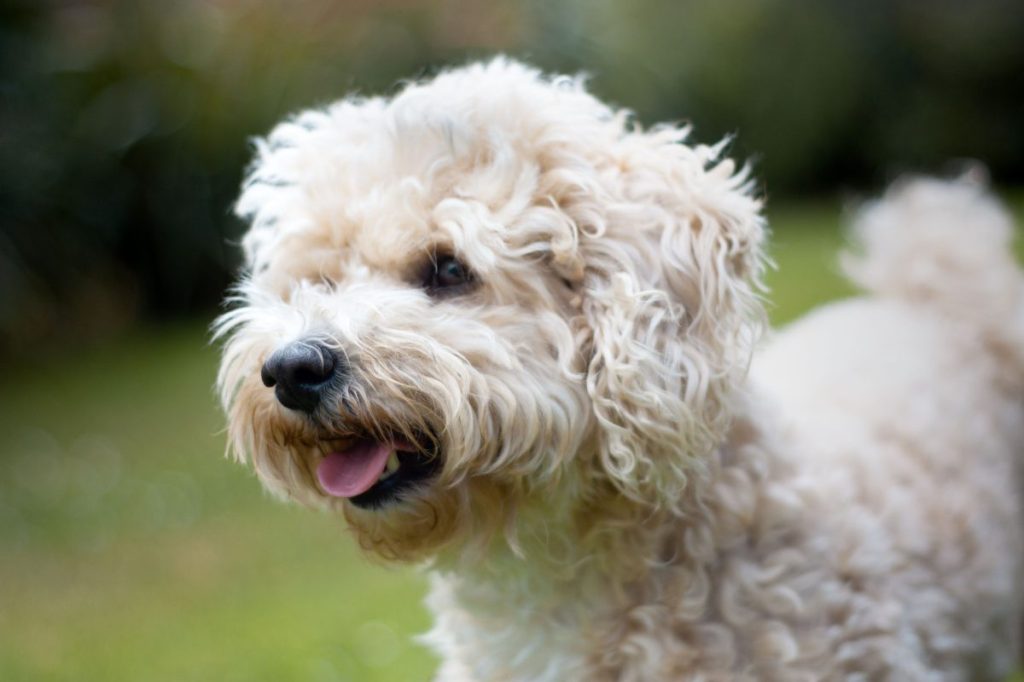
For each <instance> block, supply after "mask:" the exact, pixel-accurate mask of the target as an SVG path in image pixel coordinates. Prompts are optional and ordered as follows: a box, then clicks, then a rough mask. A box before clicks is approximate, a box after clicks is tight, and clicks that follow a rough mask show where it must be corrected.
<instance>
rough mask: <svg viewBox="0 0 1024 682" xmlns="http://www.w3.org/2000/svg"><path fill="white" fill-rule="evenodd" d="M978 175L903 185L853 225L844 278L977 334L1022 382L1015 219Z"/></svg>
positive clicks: (1022, 285)
mask: <svg viewBox="0 0 1024 682" xmlns="http://www.w3.org/2000/svg"><path fill="white" fill-rule="evenodd" d="M983 176H984V173H983V172H973V173H967V174H965V175H964V176H962V177H960V178H958V179H955V180H937V179H932V178H921V177H912V178H904V179H901V180H899V181H897V182H896V183H894V184H893V185H892V187H890V188H889V190H888V191H887V192H886V193H885V195H884V196H883V197H882V198H881V199H878V200H876V201H873V202H870V203H868V204H866V205H865V206H864V207H862V208H861V210H860V211H859V212H858V214H857V216H856V217H855V219H854V221H853V225H852V228H853V229H852V232H853V242H854V251H855V252H854V253H853V254H845V257H844V259H843V265H844V269H845V270H846V272H847V274H848V276H849V277H850V278H851V279H852V280H853V281H854V282H855V283H857V284H859V285H860V286H861V287H863V288H864V289H866V290H867V291H870V292H873V293H875V294H877V295H880V296H885V297H894V298H899V299H902V300H905V301H908V302H911V303H914V304H919V305H921V306H929V307H932V308H935V309H937V310H939V311H941V312H942V313H944V314H947V315H949V316H952V317H954V318H955V319H957V320H959V321H961V322H962V323H963V324H969V325H972V326H973V327H974V328H975V329H977V330H978V331H979V332H980V333H981V334H982V335H983V337H984V338H985V340H986V341H987V342H988V343H989V344H990V346H991V347H992V348H993V350H994V351H995V352H997V353H998V354H999V356H1000V357H1001V358H1005V359H1006V362H1007V364H1008V367H1007V369H1008V370H1010V371H1012V372H1013V373H1014V374H1015V375H1016V376H1018V377H1024V272H1022V271H1021V268H1020V266H1019V265H1018V264H1017V261H1016V259H1015V258H1014V254H1013V251H1012V250H1011V242H1012V240H1013V233H1014V225H1013V218H1012V217H1011V215H1010V213H1009V212H1008V211H1007V210H1006V208H1005V207H1003V205H1002V204H1000V203H999V201H998V200H997V199H996V198H995V197H994V196H993V195H992V194H991V193H990V192H989V191H988V188H987V187H986V183H985V181H984V177H983Z"/></svg>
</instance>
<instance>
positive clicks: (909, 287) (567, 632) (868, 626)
mask: <svg viewBox="0 0 1024 682" xmlns="http://www.w3.org/2000/svg"><path fill="white" fill-rule="evenodd" d="M686 137H687V131H686V130H685V129H681V128H678V127H673V126H663V127H656V128H654V129H651V130H641V129H640V128H639V127H638V126H636V125H635V124H633V123H631V121H630V117H629V114H628V113H627V112H625V111H621V110H616V109H613V108H610V107H608V106H606V105H604V104H602V103H601V102H599V101H598V100H597V99H595V98H594V97H592V96H591V95H589V94H588V93H587V92H586V90H585V89H584V86H583V84H582V82H581V81H580V80H579V79H573V78H564V77H557V78H548V77H545V76H542V75H541V74H539V73H538V72H536V71H534V70H533V69H530V68H528V67H525V66H522V65H519V64H516V63H512V62H509V61H507V60H503V59H498V60H495V61H492V62H490V63H487V64H478V65H472V66H468V67H466V68H461V69H457V70H454V71H450V72H447V73H443V74H441V75H440V76H438V77H436V78H434V79H432V80H429V81H426V82H423V83H411V84H408V85H406V86H405V87H404V88H402V90H401V91H400V92H399V93H398V94H396V95H395V96H394V97H391V98H370V99H361V98H349V99H346V100H343V101H341V102H338V103H336V104H334V105H332V106H330V107H328V108H326V109H320V110H315V111H309V112H306V113H303V114H301V115H299V116H297V117H295V118H293V119H290V120H289V121H287V122H285V123H282V124H281V125H279V126H278V127H277V128H276V129H275V130H274V131H273V132H272V133H271V134H270V136H269V137H268V138H267V139H266V140H264V141H261V142H259V143H258V146H257V157H256V160H255V162H254V164H253V166H252V169H251V171H250V173H249V175H248V179H247V181H246V183H245V187H244V190H243V192H242V196H241V199H240V201H239V203H238V212H239V213H240V215H242V216H243V217H245V218H246V219H248V220H249V221H250V223H251V229H250V231H249V232H248V234H247V235H246V237H245V240H244V249H245V254H246V258H247V274H246V276H245V278H244V280H243V281H242V283H241V284H240V285H239V287H238V290H237V297H236V299H235V302H236V305H235V307H234V308H233V309H232V310H231V311H230V312H228V313H227V314H226V315H224V317H223V318H222V320H221V322H220V327H219V333H220V334H222V335H224V336H225V337H226V338H227V342H226V344H225V348H224V358H223V365H222V368H221V373H220V387H221V391H222V395H223V401H224V404H225V408H226V411H227V413H228V415H229V421H230V425H229V434H230V440H231V444H232V446H233V450H234V452H235V453H237V456H238V457H239V458H240V459H243V460H246V461H248V462H250V463H251V464H252V466H253V467H254V468H255V470H256V472H257V473H258V475H259V477H260V478H261V480H262V481H263V482H264V483H265V485H266V486H267V487H268V488H269V489H270V490H272V491H274V492H276V493H279V494H280V495H281V496H283V497H286V498H289V499H294V500H298V501H300V502H302V503H306V504H310V505H317V506H322V507H328V508H332V509H336V510H338V511H340V512H341V513H342V514H344V516H345V517H346V518H347V520H348V522H349V524H350V525H351V527H352V529H353V531H354V533H355V535H356V537H357V538H358V540H359V542H360V544H361V545H362V546H363V547H364V548H365V549H366V550H368V551H370V552H373V553H375V554H377V555H380V556H382V557H385V558H388V559H394V560H400V561H421V560H425V559H429V560H430V562H429V565H430V568H431V571H432V575H433V582H432V590H431V594H430V597H429V605H430V607H431V609H432V610H433V611H434V613H435V615H436V626H435V628H434V630H433V631H432V632H431V634H430V635H429V636H428V639H429V641H430V642H431V643H432V645H433V646H434V647H435V648H436V649H437V651H438V652H439V653H440V654H441V656H442V658H443V663H442V665H441V670H440V673H439V676H440V678H441V679H444V680H477V681H483V680H534V681H536V680H558V681H564V680H680V679H692V680H791V679H808V680H810V679H815V680H819V679H828V680H833V679H851V680H854V679H855V680H884V679H894V680H896V679H898V680H965V679H969V678H970V679H998V678H999V677H1000V676H1002V675H1005V674H1006V673H1007V671H1009V670H1012V668H1013V666H1014V665H1015V661H1016V660H1017V645H1018V640H1019V639H1020V635H1021V632H1020V623H1021V603H1022V584H1021V577H1022V572H1021V569H1022V566H1021V557H1022V547H1021V544H1022V533H1021V527H1020V515H1021V511H1022V510H1021V495H1020V491H1021V485H1020V481H1019V475H1018V468H1019V467H1018V465H1019V461H1018V460H1019V459H1020V457H1021V455H1022V453H1021V452H1020V451H1021V449H1022V447H1021V446H1022V444H1024V419H1022V417H1024V406H1022V398H1024V278H1022V275H1021V272H1020V271H1019V269H1018V267H1017V265H1016V264H1015V261H1014V259H1013V257H1012V255H1011V253H1010V251H1009V249H1008V242H1009V240H1010V237H1011V233H1012V225H1011V222H1010V219H1009V218H1008V216H1007V214H1006V212H1005V211H1004V210H1002V209H1001V208H1000V207H999V206H998V205H997V204H996V203H995V202H994V200H993V199H991V198H989V197H988V196H987V195H986V194H985V192H984V190H983V189H982V188H980V187H978V186H977V184H976V183H973V182H971V181H970V180H969V179H962V180H958V181H951V182H939V181H928V180H916V181H908V182H904V183H901V184H899V185H898V186H897V187H895V188H894V189H892V190H891V191H890V193H889V194H888V195H887V196H886V197H885V198H884V199H882V200H881V201H880V202H878V203H876V204H873V205H870V206H868V207H867V208H866V209H865V210H864V211H863V213H862V214H861V216H860V218H859V219H858V221H857V225H856V228H857V229H856V235H857V237H858V239H859V244H860V249H859V254H860V255H859V256H855V257H851V258H850V260H849V263H848V266H849V271H850V272H851V273H852V274H853V276H854V277H855V278H856V280H857V281H858V282H859V283H860V284H861V285H863V287H864V288H865V289H866V290H868V291H870V292H872V296H870V297H867V298H862V299H856V300H851V301H846V302H843V303H837V304H834V305H830V306H827V307H825V308H823V309H822V310H820V311H818V312H816V313H814V314H812V315H810V316H808V317H807V318H806V319H804V320H803V321H800V322H798V323H796V324H794V325H793V326H792V327H790V328H789V329H788V330H786V331H784V332H782V333H779V334H777V335H774V336H773V337H771V339H770V340H769V342H767V343H765V344H763V345H762V346H760V347H759V348H758V349H757V350H755V344H756V343H757V341H758V338H759V336H760V332H761V331H762V327H763V322H764V317H765V315H764V308H763V304H762V300H761V298H760V295H759V293H760V291H759V290H760V287H761V275H762V272H763V270H764V267H765V260H766V259H765V254H764V246H765V244H764V241H765V223H764V220H763V218H762V216H761V204H760V202H759V201H758V199H757V198H755V197H754V196H752V193H751V186H750V183H749V182H748V180H747V178H746V175H745V173H744V172H743V171H739V172H737V169H736V168H735V166H734V164H733V163H732V162H730V161H728V160H725V159H723V158H722V157H721V153H722V147H721V146H715V147H705V146H691V145H688V144H687V143H686ZM311 551H312V550H311Z"/></svg>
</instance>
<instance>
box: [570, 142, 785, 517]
mask: <svg viewBox="0 0 1024 682" xmlns="http://www.w3.org/2000/svg"><path fill="white" fill-rule="evenodd" d="M686 134H687V130H686V129H679V128H661V129H656V130H653V131H650V132H640V131H634V132H630V133H627V134H626V135H624V136H623V137H622V138H621V139H620V144H619V146H618V148H617V150H616V154H615V158H614V159H613V161H612V163H613V169H612V170H610V171H608V172H607V173H604V174H603V176H602V182H601V185H602V187H603V191H605V192H607V196H604V197H598V198H596V200H595V201H594V203H596V204H598V205H600V206H601V207H602V208H600V209H599V208H598V207H597V206H594V205H593V204H591V205H589V206H585V207H583V211H584V212H583V213H582V214H579V213H578V214H577V218H576V219H577V224H578V225H579V226H580V228H581V236H580V247H579V248H580V252H581V255H582V260H583V263H584V275H583V280H582V289H581V294H582V295H581V300H580V304H581V306H582V318H583V321H584V325H585V326H586V328H587V331H588V332H589V334H587V335H586V336H587V337H588V338H587V339H586V342H585V349H584V352H585V353H586V354H587V357H588V358H589V366H588V369H587V390H588V392H589V394H590V397H591V400H592V403H593V410H594V414H595V417H596V420H597V424H598V429H599V438H598V440H599V447H598V450H599V453H598V454H599V457H600V463H601V467H600V468H601V470H602V471H603V472H604V474H605V475H607V477H608V479H609V480H610V481H611V482H612V483H613V484H614V485H615V486H616V487H617V488H618V489H619V490H620V491H621V492H622V493H624V494H626V495H628V496H630V497H631V498H634V499H636V500H638V501H643V502H645V503H649V504H651V503H653V504H659V505H660V504H668V505H671V504H673V503H674V502H675V501H677V500H679V499H680V497H681V493H682V492H683V488H684V487H685V485H686V481H687V479H688V477H689V476H690V474H691V472H693V471H695V467H699V466H700V463H701V461H702V460H703V456H704V455H706V454H707V453H708V452H709V451H710V450H711V449H712V448H714V447H715V446H716V445H718V444H719V443H720V441H721V440H722V438H723V437H724V436H725V432H726V429H727V428H728V420H729V413H730V410H729V402H730V394H731V393H732V389H733V388H735V387H736V385H737V384H738V382H739V380H740V378H741V377H742V376H743V374H744V373H745V371H746V369H747V367H748V364H749V360H750V356H751V353H752V349H753V345H754V343H755V342H756V339H757V337H758V336H759V334H760V331H761V329H762V328H763V326H764V318H765V314H764V307H763V305H762V303H761V300H760V298H759V296H758V294H759V290H760V289H761V288H762V285H761V275H762V272H763V270H764V267H765V264H766V260H765V256H764V254H763V251H762V243H763V240H764V235H765V232H766V228H765V223H764V220H763V218H762V216H761V211H760V209H761V204H760V201H759V200H757V199H756V198H754V197H753V196H752V187H751V185H752V183H751V182H749V180H748V179H747V172H746V169H743V170H740V171H739V172H737V171H736V168H735V166H734V164H733V162H732V161H730V160H728V159H725V160H723V159H721V152H722V148H723V147H724V143H723V144H720V145H718V146H716V147H688V146H686V145H684V144H683V142H684V140H685V138H686ZM579 208H580V207H579V206H577V209H579ZM588 216H589V218H590V219H589V220H587V217H588ZM595 216H597V217H598V218H597V219H596V220H595V219H594V218H595Z"/></svg>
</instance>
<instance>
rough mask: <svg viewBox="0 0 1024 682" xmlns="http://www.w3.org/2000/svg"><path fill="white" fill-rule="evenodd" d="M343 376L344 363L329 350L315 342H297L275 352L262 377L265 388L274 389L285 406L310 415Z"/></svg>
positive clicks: (262, 372)
mask: <svg viewBox="0 0 1024 682" xmlns="http://www.w3.org/2000/svg"><path fill="white" fill-rule="evenodd" d="M340 373H341V361H340V359H339V358H338V356H337V355H336V354H335V353H334V351H332V350H331V349H330V348H328V347H327V346H325V345H323V344H321V343H317V342H316V341H295V342H293V343H290V344H288V345H287V346H285V347H284V348H279V349H277V350H276V351H274V354H273V355H271V356H270V359H268V360H267V361H266V362H265V363H264V364H263V370H262V371H261V372H260V377H261V378H262V379H263V385H264V386H266V387H267V388H270V387H271V386H273V387H274V395H276V396H277V400H278V402H280V403H281V404H282V405H284V406H285V407H287V408H289V409H292V410H301V411H303V412H306V413H310V412H312V411H313V410H315V409H316V408H317V406H318V405H319V404H320V400H321V399H322V398H323V395H324V392H325V391H326V390H327V388H328V387H329V386H330V385H331V383H332V381H333V380H334V378H335V377H336V376H338V375H339V374H340Z"/></svg>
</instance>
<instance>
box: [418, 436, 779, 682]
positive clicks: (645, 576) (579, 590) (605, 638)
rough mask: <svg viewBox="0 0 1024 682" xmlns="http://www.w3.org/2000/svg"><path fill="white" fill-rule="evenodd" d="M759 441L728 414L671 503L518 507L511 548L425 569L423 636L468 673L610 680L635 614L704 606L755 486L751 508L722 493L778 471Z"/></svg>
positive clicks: (638, 619)
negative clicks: (427, 591)
mask: <svg viewBox="0 0 1024 682" xmlns="http://www.w3.org/2000/svg"><path fill="white" fill-rule="evenodd" d="M763 441H764V437H763V434H762V433H761V432H760V429H759V428H758V427H757V425H756V424H754V423H753V422H752V421H751V420H749V419H746V418H737V419H736V420H735V422H734V423H733V426H732V428H731V431H730V434H729V437H728V439H727V440H726V442H725V443H723V444H722V446H721V447H720V448H718V449H717V450H716V451H715V452H713V453H712V454H711V455H710V456H709V457H708V461H707V466H706V467H704V468H703V471H702V473H701V474H700V475H699V476H695V477H694V478H693V479H692V480H691V482H690V484H689V485H688V487H687V489H686V491H685V492H684V497H685V499H684V500H683V501H682V503H681V504H679V505H676V506H675V508H674V509H672V510H667V509H659V508H653V507H645V506H642V505H639V504H636V503H635V502H631V501H628V500H626V499H625V498H623V497H622V496H621V495H615V494H614V491H611V490H609V494H608V495H597V496H594V497H593V499H592V500H590V501H588V502H586V503H583V504H582V505H578V504H572V505H567V506H566V507H559V506H557V504H556V503H554V502H552V503H549V504H542V505H537V506H533V507H531V508H530V509H529V510H526V511H524V512H523V513H522V515H521V517H520V518H519V524H518V527H519V529H520V532H519V533H518V536H517V537H518V538H519V545H518V546H517V547H512V546H510V545H508V544H501V545H499V544H498V543H495V546H494V547H493V549H492V550H491V551H490V552H489V553H488V554H487V556H486V557H484V558H483V560H481V561H478V562H474V563H473V564H472V565H468V566H467V565H465V564H456V563H451V564H447V565H445V564H441V563H439V564H438V565H437V566H435V571H434V575H433V577H432V590H431V595H430V598H429V600H428V604H429V605H430V607H431V608H432V609H433V611H434V612H435V613H436V614H437V616H438V620H437V623H436V626H435V628H434V630H433V631H432V632H431V633H430V635H429V636H428V637H427V641H428V642H430V643H431V644H432V645H433V646H434V647H436V648H437V649H439V650H440V651H441V652H443V654H444V658H445V659H446V660H447V661H450V662H449V663H447V664H446V665H448V666H466V668H465V671H472V672H471V674H469V675H468V677H469V678H470V679H481V680H485V679H530V680H548V679H550V680H564V679H602V678H603V677H605V676H607V677H609V678H614V677H615V676H616V674H618V673H617V671H621V669H622V666H623V665H624V663H623V659H624V658H625V657H628V656H629V655H630V654H629V653H628V649H629V644H628V641H629V638H630V637H631V630H632V629H634V628H635V629H636V630H638V631H640V630H647V629H648V628H652V627H654V625H653V621H652V622H645V619H653V620H657V619H658V618H660V617H664V616H665V615H666V614H667V613H668V612H667V611H666V610H665V609H664V608H662V606H661V605H664V604H667V603H671V604H683V605H684V606H685V608H684V609H682V610H680V609H679V608H676V609H675V610H674V612H673V613H672V618H673V623H672V624H664V625H665V627H666V628H667V631H671V630H672V628H677V629H678V627H679V622H680V620H681V619H682V620H684V621H685V620H686V617H687V616H686V612H689V613H690V614H692V622H693V623H697V622H699V621H700V619H701V618H704V617H706V614H707V613H708V612H709V610H713V605H712V604H711V603H710V600H711V595H712V588H711V587H710V585H711V583H712V581H713V575H714V571H715V566H716V564H717V563H718V562H719V561H720V559H721V558H722V555H723V553H725V552H730V551H736V550H735V549H731V548H735V547H737V546H741V545H742V544H743V543H742V542H739V540H740V539H741V538H743V537H748V536H749V535H750V534H751V533H753V532H755V530H756V529H753V528H752V527H751V526H752V525H753V524H755V523H756V521H755V519H756V509H755V507H756V506H757V504H759V502H758V500H757V496H756V495H753V496H752V497H751V504H752V507H751V509H746V510H744V509H736V508H735V505H734V504H727V503H725V500H723V499H720V498H721V496H722V495H730V494H733V493H735V489H736V486H742V488H743V491H744V492H745V493H747V494H752V491H753V490H755V489H756V488H757V486H758V485H759V484H760V483H761V482H763V480H764V479H765V478H766V477H771V476H778V475H781V472H780V471H779V470H778V469H779V467H777V466H775V465H773V464H771V462H769V461H768V460H769V459H770V455H769V454H768V453H767V451H766V450H765V449H764V448H763V447H762V446H763ZM730 491H732V492H730ZM546 499H548V500H565V499H569V496H559V495H557V494H555V495H549V496H547V497H546ZM569 507H571V508H569ZM480 651H487V652H488V654H487V656H486V657H483V656H479V655H478V654H479V652H480ZM571 652H576V654H575V655H573V654H572V653H571ZM594 652H603V654H601V655H602V656H603V657H602V658H601V659H595V658H594V656H595V654H594ZM460 661H461V663H460ZM555 667H557V669H555ZM453 674H454V673H453ZM442 679H444V677H443V676H442ZM459 679H462V678H459Z"/></svg>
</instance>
